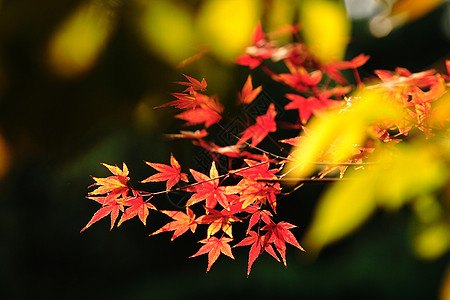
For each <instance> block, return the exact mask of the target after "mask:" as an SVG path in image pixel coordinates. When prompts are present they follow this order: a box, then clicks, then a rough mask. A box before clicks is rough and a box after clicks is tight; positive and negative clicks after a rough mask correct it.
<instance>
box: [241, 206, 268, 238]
mask: <svg viewBox="0 0 450 300" xmlns="http://www.w3.org/2000/svg"><path fill="white" fill-rule="evenodd" d="M245 211H246V212H248V213H251V214H252V216H251V217H250V221H249V222H248V228H247V233H248V232H249V231H250V229H251V228H252V227H253V226H255V225H256V224H257V223H260V222H261V221H263V222H264V223H266V224H271V223H272V219H271V217H272V216H273V215H272V213H271V212H270V211H268V210H265V209H258V208H256V207H254V206H248V207H247V208H246V209H245Z"/></svg>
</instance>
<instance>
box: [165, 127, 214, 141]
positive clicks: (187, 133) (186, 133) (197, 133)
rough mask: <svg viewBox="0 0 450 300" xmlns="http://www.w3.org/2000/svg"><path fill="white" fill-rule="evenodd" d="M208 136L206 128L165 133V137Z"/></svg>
mask: <svg viewBox="0 0 450 300" xmlns="http://www.w3.org/2000/svg"><path fill="white" fill-rule="evenodd" d="M206 136H208V132H207V131H206V129H202V130H196V131H183V130H181V131H180V133H173V134H166V137H168V138H171V139H202V138H204V137H206Z"/></svg>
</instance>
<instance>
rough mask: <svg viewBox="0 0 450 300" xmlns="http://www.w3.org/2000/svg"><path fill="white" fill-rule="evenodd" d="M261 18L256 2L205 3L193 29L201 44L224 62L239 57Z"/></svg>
mask: <svg viewBox="0 0 450 300" xmlns="http://www.w3.org/2000/svg"><path fill="white" fill-rule="evenodd" d="M260 17H261V3H260V1H259V0H210V1H205V2H204V3H203V6H202V7H201V10H200V12H199V15H198V19H197V23H196V25H197V30H198V31H199V34H200V36H201V41H202V43H206V44H208V46H209V47H210V48H211V50H212V52H213V53H214V54H215V55H217V56H218V57H219V58H222V59H224V60H225V61H231V59H233V58H235V57H237V56H238V55H239V54H241V52H242V50H243V49H244V48H245V46H247V45H248V43H249V36H250V34H251V32H252V30H253V28H254V27H255V25H256V23H257V22H258V20H259V19H260Z"/></svg>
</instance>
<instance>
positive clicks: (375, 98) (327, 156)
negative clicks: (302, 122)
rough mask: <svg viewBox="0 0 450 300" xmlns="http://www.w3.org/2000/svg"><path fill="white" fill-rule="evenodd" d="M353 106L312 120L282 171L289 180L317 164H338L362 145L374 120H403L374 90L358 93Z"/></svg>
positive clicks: (391, 105) (303, 173) (384, 96)
mask: <svg viewBox="0 0 450 300" xmlns="http://www.w3.org/2000/svg"><path fill="white" fill-rule="evenodd" d="M353 98H354V99H355V100H354V101H353V104H352V105H351V106H349V107H346V108H345V109H343V110H341V111H339V112H335V113H330V114H328V115H326V116H325V115H324V116H323V117H322V118H315V119H312V120H311V122H310V124H308V125H307V127H308V129H309V130H308V132H309V133H308V134H307V135H305V134H303V139H302V140H301V143H300V144H299V145H298V146H297V147H295V148H294V150H293V153H294V154H293V155H292V157H293V158H294V159H295V160H293V161H290V162H289V163H288V164H287V165H286V168H285V170H287V171H290V170H292V171H290V172H289V174H288V175H287V177H288V178H295V177H306V176H309V175H311V173H313V172H314V171H315V169H316V164H315V163H316V162H329V163H331V164H339V163H343V162H346V161H347V160H348V159H350V158H351V157H352V156H353V155H354V154H355V149H357V147H358V146H363V142H364V141H365V139H366V137H367V135H368V134H369V133H370V132H369V127H368V126H369V124H371V123H372V122H374V121H376V120H394V121H395V120H399V119H402V116H403V114H402V110H401V108H400V107H399V106H397V104H396V103H395V102H393V101H390V99H389V98H388V96H387V95H386V94H385V93H382V92H379V91H377V90H364V91H362V92H357V93H356V95H355V96H354V97H353Z"/></svg>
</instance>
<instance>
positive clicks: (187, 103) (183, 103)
mask: <svg viewBox="0 0 450 300" xmlns="http://www.w3.org/2000/svg"><path fill="white" fill-rule="evenodd" d="M171 95H172V96H174V97H175V98H177V100H173V101H170V102H168V103H165V104H162V105H159V106H155V107H154V108H162V107H167V106H173V107H176V108H178V109H192V108H195V107H196V106H197V105H198V103H197V99H196V98H195V97H194V96H193V95H190V94H185V93H172V94H171Z"/></svg>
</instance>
